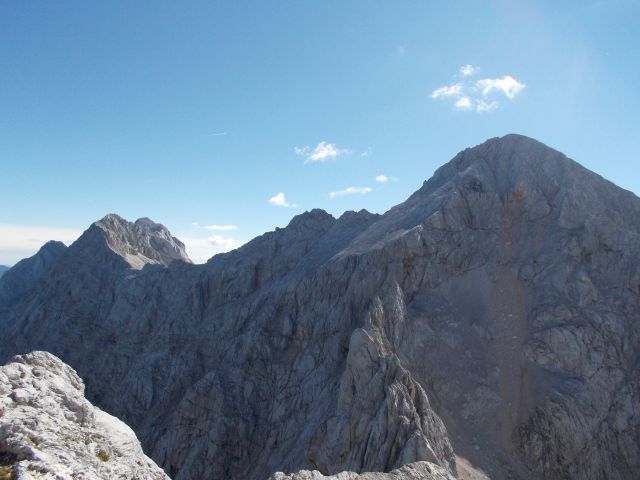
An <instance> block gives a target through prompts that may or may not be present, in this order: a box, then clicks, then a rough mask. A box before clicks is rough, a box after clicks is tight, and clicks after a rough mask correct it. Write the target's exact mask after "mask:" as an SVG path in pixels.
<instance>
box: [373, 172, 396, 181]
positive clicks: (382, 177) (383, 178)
mask: <svg viewBox="0 0 640 480" xmlns="http://www.w3.org/2000/svg"><path fill="white" fill-rule="evenodd" d="M375 181H376V182H378V183H387V182H397V181H398V179H397V178H396V177H389V176H387V175H384V174H382V173H381V174H380V175H376V177H375Z"/></svg>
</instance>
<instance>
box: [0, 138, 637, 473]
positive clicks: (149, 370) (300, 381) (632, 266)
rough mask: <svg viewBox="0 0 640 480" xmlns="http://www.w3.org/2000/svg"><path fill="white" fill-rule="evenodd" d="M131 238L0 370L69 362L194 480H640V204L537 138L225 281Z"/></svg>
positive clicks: (235, 262)
mask: <svg viewBox="0 0 640 480" xmlns="http://www.w3.org/2000/svg"><path fill="white" fill-rule="evenodd" d="M120 220H121V219H120ZM116 223H118V222H116ZM96 229H100V230H101V231H102V232H103V233H101V232H96ZM114 229H115V230H116V231H117V225H114V226H112V225H111V223H110V219H109V217H108V218H107V219H105V220H103V221H101V222H98V223H97V224H95V225H94V226H92V227H91V228H90V229H89V230H88V231H87V232H85V234H84V235H83V236H82V237H81V238H80V239H79V240H78V241H77V242H76V243H75V244H73V245H72V246H71V247H69V248H68V249H67V251H66V252H65V253H64V254H63V255H61V256H60V258H59V259H58V260H57V261H56V263H55V265H54V266H53V267H52V268H51V269H50V270H49V272H48V273H47V275H46V282H45V280H41V281H40V283H39V284H37V285H35V286H34V287H32V289H31V290H29V292H28V293H27V294H25V295H24V296H23V297H21V298H22V300H21V301H20V302H18V303H17V304H16V305H14V306H12V307H11V308H10V309H8V311H6V312H5V313H3V314H2V318H0V327H2V328H3V329H4V331H5V332H6V334H5V335H4V336H3V337H2V339H0V347H1V349H0V352H2V355H10V354H12V353H14V352H25V351H30V350H32V349H36V348H37V349H45V350H49V351H51V352H53V353H55V354H56V355H58V356H60V357H61V358H63V359H64V360H65V361H66V362H68V363H69V364H70V365H72V366H73V367H74V368H76V369H77V370H78V371H79V373H80V374H81V376H83V378H85V379H86V381H87V385H88V392H89V395H90V398H92V399H93V400H94V401H95V402H97V403H98V404H99V405H100V406H101V407H103V408H105V409H106V410H107V411H109V412H111V413H114V414H116V415H118V416H119V417H121V418H123V419H125V420H126V421H127V422H128V423H129V424H130V425H131V426H132V427H133V428H134V430H135V431H136V432H137V433H138V435H139V436H140V438H141V441H142V443H143V445H144V447H145V449H146V451H148V452H149V453H150V455H151V457H152V458H154V459H155V460H156V461H157V462H158V463H159V464H161V465H162V466H163V468H165V470H166V471H167V473H169V474H170V475H171V476H172V477H174V478H176V479H188V478H189V479H190V478H238V479H239V478H249V479H263V478H267V477H269V475H271V474H272V473H273V472H275V471H284V472H295V471H298V470H301V469H303V468H306V469H310V470H313V469H316V470H318V471H320V472H321V473H323V474H334V473H339V472H342V471H353V472H363V471H378V472H390V471H391V470H394V469H397V468H399V467H401V466H402V465H405V464H409V463H412V462H421V461H427V462H431V463H432V464H435V465H438V466H440V467H441V468H443V469H445V470H447V471H448V472H449V473H450V474H455V472H456V457H455V455H454V453H453V452H454V450H455V452H456V453H457V454H458V456H459V458H461V461H460V464H465V465H467V464H468V463H471V464H472V465H474V466H476V467H479V468H480V469H482V470H484V471H486V472H487V473H489V474H490V475H491V477H492V478H496V479H501V478H523V479H524V478H533V479H535V478H586V479H597V478H611V479H624V478H635V477H637V476H638V475H640V425H639V423H640V398H638V397H639V393H638V392H640V388H639V387H640V385H639V383H640V375H639V374H638V372H639V370H638V368H637V367H638V358H639V355H638V352H639V351H640V348H639V347H640V345H639V340H640V338H639V333H638V332H639V329H638V325H639V323H640V313H639V312H640V308H639V307H640V305H639V302H640V252H639V249H638V245H640V200H639V199H638V198H637V197H635V196H634V195H633V194H631V193H629V192H626V191H624V190H622V189H620V188H618V187H616V186H615V185H613V184H611V183H609V182H607V181H606V180H604V179H602V178H601V177H599V176H597V175H595V174H593V173H592V172H589V171H587V170H585V169H584V168H582V167H581V166H580V165H578V164H577V163H575V162H573V161H572V160H570V159H568V158H566V157H565V156H564V155H562V154H561V153H559V152H556V151H554V150H552V149H550V148H548V147H546V146H544V145H542V144H540V143H538V142H536V141H534V140H532V139H529V138H526V137H522V136H518V135H508V136H506V137H503V138H497V139H491V140H489V141H487V142H485V143H484V144H482V145H479V146H477V147H474V148H472V149H467V150H465V151H463V152H461V153H460V154H458V155H457V156H456V157H455V158H454V159H453V160H452V161H451V162H449V163H448V164H446V165H445V166H443V167H442V168H440V169H439V170H438V171H437V172H436V174H435V175H434V176H433V178H431V179H430V180H429V181H427V182H425V184H424V185H423V187H422V188H421V189H420V190H418V191H417V192H416V193H415V194H414V195H412V196H411V197H410V198H409V199H408V200H407V201H406V202H404V203H403V204H401V205H398V206H397V207H394V208H393V209H391V210H390V211H389V212H387V213H385V214H384V215H382V216H379V215H373V214H370V213H368V212H366V211H361V212H357V213H356V212H349V213H346V214H344V215H343V216H341V217H340V218H338V219H335V218H333V217H332V216H330V215H329V214H327V213H326V212H323V211H320V210H313V211H311V212H306V213H304V214H302V215H299V216H298V217H295V218H294V219H293V220H292V221H291V223H290V224H289V225H288V226H287V227H286V228H284V229H277V230H276V231H275V232H269V233H267V234H265V235H263V236H261V237H258V238H256V239H255V240H253V241H252V242H249V243H248V244H247V245H245V246H243V247H242V248H240V249H238V250H236V251H234V252H230V253H228V254H222V255H217V256H215V257H214V258H212V259H211V260H210V261H209V262H208V263H207V264H206V265H201V266H196V265H190V264H188V263H186V262H180V261H178V262H175V261H174V262H172V263H170V264H169V265H168V267H167V266H163V265H166V264H168V263H169V262H166V261H165V262H161V263H163V265H158V264H156V265H153V264H147V265H146V266H144V268H139V266H140V265H139V264H137V262H135V261H131V258H130V257H129V256H130V255H134V256H136V258H141V256H140V255H142V256H144V258H147V259H152V258H154V255H156V254H155V253H153V252H151V251H149V250H146V251H144V252H142V253H140V252H141V250H140V249H139V248H138V247H137V246H136V245H139V244H140V242H141V239H140V236H139V234H138V233H137V232H133V235H132V236H127V235H119V234H117V233H114V232H113V231H112V230H114ZM96 233H97V234H96ZM114 238H117V239H118V241H117V242H115V243H114V240H113V239H114ZM167 238H171V237H170V235H169V234H168V233H167ZM105 244H106V245H107V246H108V248H105ZM114 245H116V247H114ZM151 247H153V248H156V247H155V246H153V245H151ZM1 281H2V280H0V282H1ZM43 282H44V283H43ZM114 391H119V392H121V395H119V396H117V397H116V396H114V395H113V392H114Z"/></svg>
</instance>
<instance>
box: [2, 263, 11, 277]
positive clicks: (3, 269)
mask: <svg viewBox="0 0 640 480" xmlns="http://www.w3.org/2000/svg"><path fill="white" fill-rule="evenodd" d="M10 268H11V267H7V266H6V265H0V277H2V275H4V273H5V272H6V271H7V270H9V269H10Z"/></svg>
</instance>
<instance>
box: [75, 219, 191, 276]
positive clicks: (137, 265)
mask: <svg viewBox="0 0 640 480" xmlns="http://www.w3.org/2000/svg"><path fill="white" fill-rule="evenodd" d="M76 245H77V246H78V247H79V246H83V247H87V248H89V249H93V248H101V247H102V246H105V245H106V246H107V247H108V248H109V250H111V251H112V252H114V253H116V254H117V255H118V256H120V257H121V258H122V259H123V260H124V261H125V262H127V263H128V264H129V266H130V267H131V268H134V269H141V268H142V267H144V266H145V265H147V264H160V265H165V266H167V265H169V264H170V263H171V262H173V261H175V260H180V261H183V262H187V263H191V260H190V259H189V257H188V255H187V252H186V250H185V246H184V244H183V243H182V242H181V241H180V240H178V239H177V238H175V237H173V236H171V232H169V230H168V229H167V228H166V227H165V226H164V225H161V224H159V223H155V222H153V221H152V220H150V219H149V218H140V219H138V220H136V221H135V222H129V221H127V220H125V219H124V218H122V217H120V216H119V215H116V214H114V213H110V214H108V215H106V216H105V217H104V218H102V219H100V220H98V221H97V222H95V223H94V224H93V225H91V227H89V229H88V230H87V231H86V232H85V233H84V234H83V235H82V236H81V237H80V239H78V241H77V242H76ZM74 247H75V245H74Z"/></svg>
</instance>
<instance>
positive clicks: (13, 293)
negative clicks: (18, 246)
mask: <svg viewBox="0 0 640 480" xmlns="http://www.w3.org/2000/svg"><path fill="white" fill-rule="evenodd" d="M66 250H67V246H66V245H65V244H64V243H62V242H58V241H55V240H51V241H49V242H47V243H45V244H44V245H43V246H42V247H40V250H38V252H37V253H36V254H35V255H33V256H31V257H29V258H25V259H23V260H20V261H19V262H18V263H16V264H15V265H14V266H13V268H11V269H9V270H7V271H6V272H5V273H4V275H2V276H1V278H0V305H12V304H13V303H15V302H16V301H18V300H19V299H20V298H21V297H22V296H23V295H24V294H25V293H26V291H27V290H28V289H29V288H30V287H31V286H32V285H33V284H34V283H35V282H36V281H37V280H38V279H39V278H40V277H42V276H43V275H44V273H45V272H46V271H47V270H48V269H49V268H50V267H51V266H52V265H53V264H54V262H55V261H56V260H57V259H58V257H59V256H60V255H62V254H63V253H64V252H65V251H66Z"/></svg>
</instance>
